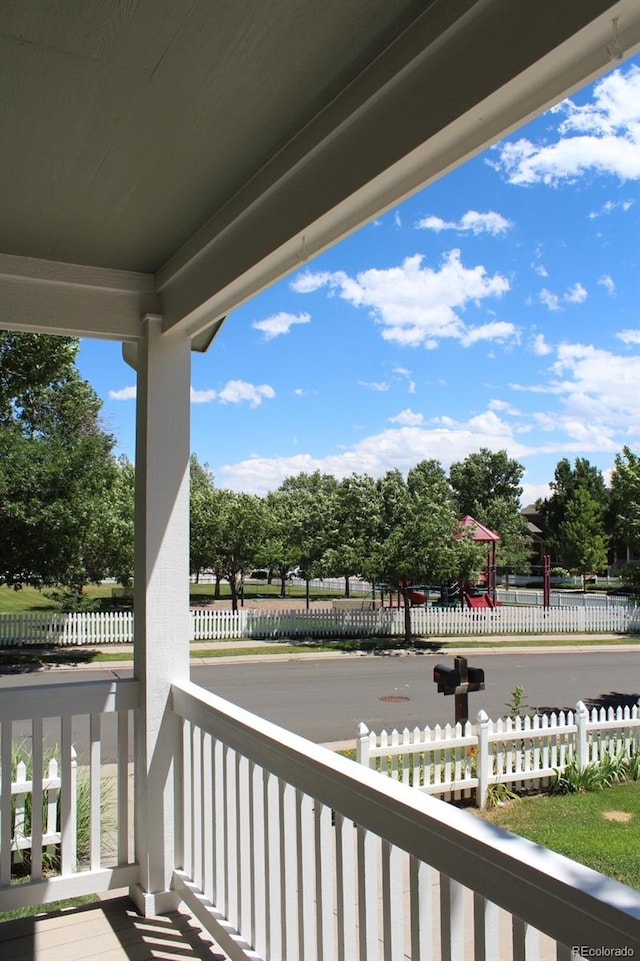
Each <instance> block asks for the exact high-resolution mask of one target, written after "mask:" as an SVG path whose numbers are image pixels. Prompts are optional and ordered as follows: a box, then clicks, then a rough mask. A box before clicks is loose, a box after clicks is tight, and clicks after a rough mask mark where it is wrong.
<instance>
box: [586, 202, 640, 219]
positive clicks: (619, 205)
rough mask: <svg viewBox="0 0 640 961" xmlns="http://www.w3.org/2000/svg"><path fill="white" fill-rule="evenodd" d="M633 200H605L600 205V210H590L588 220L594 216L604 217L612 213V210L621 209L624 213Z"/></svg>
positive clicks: (629, 207) (631, 205)
mask: <svg viewBox="0 0 640 961" xmlns="http://www.w3.org/2000/svg"><path fill="white" fill-rule="evenodd" d="M634 202H635V201H633V200H607V202H606V203H605V204H603V205H602V207H601V208H600V210H592V211H591V213H590V214H589V220H595V219H596V217H606V216H608V215H609V214H612V213H613V211H614V210H622V212H623V213H626V212H627V210H630V209H631V207H633V204H634Z"/></svg>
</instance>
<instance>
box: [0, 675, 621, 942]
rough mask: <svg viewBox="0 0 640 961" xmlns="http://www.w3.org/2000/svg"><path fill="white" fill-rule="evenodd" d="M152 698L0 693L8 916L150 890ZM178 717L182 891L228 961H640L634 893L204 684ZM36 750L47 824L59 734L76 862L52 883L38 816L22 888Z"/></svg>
mask: <svg viewBox="0 0 640 961" xmlns="http://www.w3.org/2000/svg"><path fill="white" fill-rule="evenodd" d="M138 698H139V685H138V684H137V682H135V681H115V682H113V681H107V682H79V683H71V684H67V683H63V684H52V685H45V686H37V687H18V688H13V689H4V690H3V695H2V698H1V699H0V722H1V725H2V728H1V732H0V742H1V753H2V757H1V760H2V775H1V782H0V787H1V789H2V799H1V801H0V816H1V823H0V842H1V843H0V852H1V853H0V873H1V877H0V911H3V910H7V909H10V908H13V907H17V906H19V905H21V904H30V903H46V902H49V901H52V900H57V899H58V898H61V897H68V896H72V895H78V894H84V893H90V892H96V893H99V892H101V891H106V890H108V889H110V888H114V887H124V886H128V885H131V884H135V883H136V882H138V881H139V871H138V867H137V865H136V864H135V862H134V859H133V841H134V838H133V836H132V835H133V830H132V827H131V825H132V823H133V822H132V820H131V807H132V797H131V792H130V785H131V774H132V770H131V763H130V761H129V758H130V757H131V748H132V743H131V736H130V735H131V720H132V717H131V715H132V713H133V712H135V709H136V707H138ZM171 707H172V709H173V712H174V715H175V717H176V723H178V724H180V725H181V728H182V747H181V751H180V756H179V757H178V758H177V781H178V782H179V783H180V784H181V785H182V793H181V795H180V797H179V800H178V804H177V807H176V812H175V827H176V831H175V837H176V855H175V870H174V872H173V885H174V887H175V888H176V890H177V891H178V892H179V894H180V896H181V897H182V898H183V899H184V901H185V902H186V904H187V906H188V907H189V908H190V910H191V911H192V912H193V913H194V915H195V916H196V917H197V918H198V919H199V920H200V922H201V923H202V924H203V925H204V926H205V927H206V928H207V930H208V931H209V932H210V934H211V935H212V936H213V938H214V939H215V940H216V941H217V942H218V943H219V944H220V946H221V947H222V949H223V950H224V951H226V953H227V955H228V956H229V957H230V958H231V959H254V961H255V959H264V961H279V959H288V961H329V959H335V961H357V959H360V961H376V959H383V961H397V959H399V958H402V957H404V956H406V957H408V958H412V959H414V961H427V959H442V961H446V959H448V961H460V959H461V958H464V959H465V961H471V959H473V961H483V959H484V961H489V959H495V958H497V957H500V958H501V959H503V961H507V959H527V961H529V959H532V958H540V959H541V961H545V959H546V958H555V959H560V961H568V959H569V958H570V957H573V958H578V957H579V956H580V955H579V954H575V953H574V954H573V956H572V955H571V946H572V945H588V946H589V947H590V948H591V947H597V948H599V949H600V951H601V954H600V955H599V956H615V955H614V954H613V949H616V948H617V949H619V951H620V950H622V949H625V950H626V951H627V955H626V956H629V957H634V956H635V957H637V956H638V952H640V894H639V893H638V892H637V891H633V890H631V889H630V888H627V887H625V886H623V885H621V884H618V883H617V882H615V881H613V880H610V879H608V878H605V877H603V876H601V875H599V874H597V873H595V872H593V871H591V870H589V869H587V868H585V867H582V866H581V865H578V864H575V863H574V862H572V861H569V860H568V859H566V858H563V857H561V856H559V855H556V854H553V853H551V852H550V851H547V850H545V849H542V848H539V847H537V846H536V845H534V844H531V843H530V842H528V841H525V840H523V839H520V838H517V837H514V836H512V835H510V834H507V833H505V832H503V831H501V830H499V829H497V828H495V827H493V826H492V825H490V824H488V823H486V822H484V821H482V820H479V819H477V818H474V817H473V816H472V815H470V814H468V813H466V812H464V811H461V810H458V809H457V808H455V807H453V806H451V805H447V804H445V803H444V802H442V801H439V800H436V799H435V798H431V797H427V796H425V795H424V794H422V793H421V792H418V791H415V790H413V789H412V788H410V787H408V786H407V785H404V784H399V783H396V782H394V781H392V780H390V779H388V778H386V777H384V776H382V775H380V774H378V773H376V772H374V771H370V770H367V769H365V768H364V767H363V766H362V765H358V764H356V763H355V762H353V761H349V760H347V759H345V758H343V757H341V756H338V755H335V754H333V753H332V752H330V751H327V750H326V749H324V748H321V747H319V746H317V745H314V744H312V743H310V742H308V741H306V740H305V739H303V738H301V737H298V736H297V735H293V734H291V733H289V732H287V731H285V730H283V729H282V728H279V727H277V726H276V725H274V724H271V723H269V722H267V721H264V720H262V719H260V718H258V717H256V716H255V715H253V714H251V713H249V712H247V711H244V710H243V709H241V708H239V707H236V706H235V705H233V704H230V703H228V702H226V701H224V700H223V699H221V698H219V697H217V696H215V695H212V694H209V693H207V692H206V691H204V690H203V689H202V688H200V687H198V686H197V685H195V684H192V683H190V682H187V681H185V682H181V683H179V684H178V683H176V684H174V685H173V686H172V693H171ZM25 737H26V738H28V739H30V742H31V745H32V749H33V757H34V773H33V776H32V785H31V787H32V791H33V805H34V810H35V811H37V810H38V809H39V808H40V806H41V804H42V798H43V787H42V783H41V781H42V778H41V776H40V774H38V771H42V769H43V764H42V759H43V753H44V748H43V744H45V743H46V741H47V739H48V738H50V737H55V739H56V742H57V744H58V745H59V752H60V758H61V769H60V782H61V783H60V795H61V801H60V823H59V827H60V831H61V832H62V840H61V845H60V847H61V863H60V866H59V868H58V869H57V872H56V873H55V874H54V876H46V872H44V871H43V866H42V856H41V854H42V850H41V849H42V842H41V840H39V838H38V832H39V831H40V832H41V831H42V823H41V822H38V815H36V823H35V824H34V823H33V822H32V823H31V824H30V825H29V830H30V831H31V832H32V835H33V836H32V841H34V842H35V843H34V846H33V849H32V856H33V865H32V875H31V879H30V880H29V881H28V882H27V883H22V884H16V883H12V881H11V839H10V834H11V791H10V784H11V773H10V772H11V748H12V744H13V743H14V741H18V740H24V738H25ZM72 744H75V745H76V747H77V750H78V770H79V777H80V774H82V773H84V774H86V776H87V777H88V778H89V799H90V800H89V822H90V823H89V829H88V830H89V844H88V850H87V854H86V860H85V861H81V862H80V863H77V862H74V861H73V860H72V858H70V856H69V851H70V850H71V838H70V836H69V832H70V831H71V830H72V829H73V817H72V816H71V811H70V804H71V796H72V794H71V746H72ZM67 759H68V760H67ZM112 760H113V765H111V761H112ZM105 771H107V774H106V775H105ZM105 776H108V777H112V778H115V782H116V783H115V792H114V794H113V795H112V798H111V802H110V806H109V805H108V806H107V812H106V813H107V815H110V816H111V820H114V818H113V815H114V813H115V815H116V817H115V823H114V824H113V825H112V828H113V832H114V837H113V840H114V848H113V851H111V852H109V851H108V850H105V844H104V842H105V834H106V832H107V827H108V826H107V825H106V824H105V822H104V820H103V818H104V815H105V806H104V804H102V803H101V785H102V784H103V783H104V780H105ZM39 802H40V803H39ZM158 840H160V839H158ZM603 949H608V950H609V954H608V955H606V954H604V953H603ZM585 956H586V955H585ZM620 956H625V955H620Z"/></svg>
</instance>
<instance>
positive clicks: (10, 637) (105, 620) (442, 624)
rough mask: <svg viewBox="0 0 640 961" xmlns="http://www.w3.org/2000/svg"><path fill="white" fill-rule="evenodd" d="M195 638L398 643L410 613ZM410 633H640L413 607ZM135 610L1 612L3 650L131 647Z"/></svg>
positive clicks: (200, 620)
mask: <svg viewBox="0 0 640 961" xmlns="http://www.w3.org/2000/svg"><path fill="white" fill-rule="evenodd" d="M191 623H192V632H193V633H192V637H193V640H196V641H202V640H219V639H222V638H235V637H237V638H240V637H255V638H261V639H264V638H275V639H278V638H283V637H331V636H334V637H335V636H356V637H357V636H379V637H399V636H402V635H403V634H404V610H402V609H400V610H398V609H397V608H382V609H379V610H374V611H371V610H333V609H332V608H330V607H328V608H326V609H323V610H318V609H316V608H312V609H310V610H304V609H295V610H289V611H273V610H269V611H268V610H265V611H262V610H253V609H252V610H249V609H247V608H244V609H241V610H239V611H230V610H216V609H210V608H196V609H194V610H192V611H191ZM411 623H412V629H413V632H414V634H415V635H416V636H418V637H420V636H422V637H446V636H465V635H482V634H498V635H499V634H571V633H590V632H593V633H595V632H602V633H624V632H633V631H638V630H640V610H639V609H638V608H634V606H633V605H631V604H628V605H624V606H615V607H613V606H608V607H607V606H603V607H574V608H552V609H550V610H544V609H543V608H541V607H498V608H496V609H495V610H489V609H486V610H482V609H481V610H468V609H466V610H461V609H454V610H452V609H448V608H437V607H429V608H418V607H417V608H413V609H412V611H411ZM132 641H133V614H132V612H131V611H114V612H106V611H105V612H92V613H82V614H2V615H0V647H16V646H18V647H19V646H21V645H46V644H59V645H96V644H130V643H132Z"/></svg>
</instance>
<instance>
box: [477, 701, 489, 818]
mask: <svg viewBox="0 0 640 961" xmlns="http://www.w3.org/2000/svg"><path fill="white" fill-rule="evenodd" d="M490 723H491V722H490V720H489V715H488V714H487V712H486V711H484V710H480V711H478V728H477V735H478V750H477V753H476V777H477V778H478V787H477V788H476V807H478V808H483V807H484V806H485V804H486V803H487V794H488V793H489V725H490Z"/></svg>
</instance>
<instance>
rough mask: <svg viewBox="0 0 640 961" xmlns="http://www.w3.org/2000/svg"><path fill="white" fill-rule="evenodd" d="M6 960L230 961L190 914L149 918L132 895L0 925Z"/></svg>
mask: <svg viewBox="0 0 640 961" xmlns="http://www.w3.org/2000/svg"><path fill="white" fill-rule="evenodd" d="M0 957H2V958H3V959H4V961H89V959H96V961H151V959H156V961H157V959H160V958H161V959H163V961H226V955H224V954H222V952H221V951H220V950H219V949H218V948H217V947H216V946H215V945H214V944H213V942H212V941H211V939H210V937H209V936H208V935H207V933H206V932H205V931H203V930H202V928H201V927H200V925H199V924H197V923H196V922H195V921H194V920H193V919H192V918H191V916H190V915H189V914H187V913H182V912H181V911H176V912H173V913H172V914H168V915H164V916H163V917H157V918H143V917H141V916H140V915H139V914H138V913H137V912H136V910H135V909H134V907H133V905H132V903H131V901H130V900H129V898H128V897H126V896H121V897H116V898H110V899H108V900H105V901H100V902H96V903H93V904H86V905H82V906H81V907H78V908H70V909H66V910H60V911H53V912H51V913H48V914H42V915H38V916H37V917H30V918H21V919H19V920H16V921H6V922H4V923H3V924H0Z"/></svg>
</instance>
